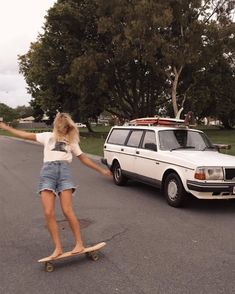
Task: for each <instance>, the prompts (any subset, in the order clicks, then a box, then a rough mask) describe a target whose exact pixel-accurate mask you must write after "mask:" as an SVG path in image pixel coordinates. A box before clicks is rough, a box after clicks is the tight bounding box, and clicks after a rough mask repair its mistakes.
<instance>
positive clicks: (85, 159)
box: [77, 153, 112, 177]
mask: <svg viewBox="0 0 235 294" xmlns="http://www.w3.org/2000/svg"><path fill="white" fill-rule="evenodd" d="M77 157H78V158H79V159H80V161H81V162H82V163H83V164H85V165H86V166H88V167H90V168H92V169H94V170H96V171H97V172H99V173H101V174H102V175H103V176H107V177H111V176H112V173H111V171H110V170H109V169H107V168H105V169H104V168H102V167H100V166H99V165H97V164H96V163H94V161H92V160H91V159H89V158H88V157H87V156H86V155H85V154H84V153H82V154H81V155H79V156H77Z"/></svg>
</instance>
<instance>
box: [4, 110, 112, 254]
mask: <svg viewBox="0 0 235 294" xmlns="http://www.w3.org/2000/svg"><path fill="white" fill-rule="evenodd" d="M0 128H1V129H3V130H6V131H9V132H10V133H12V134H14V135H16V136H18V137H20V138H23V139H27V140H32V141H37V142H39V143H41V144H43V145H44V160H43V161H44V164H43V166H42V169H41V173H40V181H39V189H38V192H39V195H40V197H41V202H42V206H43V211H44V215H45V219H46V223H47V228H48V230H49V232H50V235H51V238H52V240H53V243H54V247H55V248H54V251H53V253H52V254H51V255H50V257H51V258H56V257H57V256H59V255H61V254H62V253H63V249H62V245H61V241H60V237H59V230H58V224H57V221H56V217H55V199H56V197H55V196H57V195H58V196H59V199H60V204H61V209H62V212H63V214H64V215H65V217H66V218H67V220H68V222H69V225H70V228H71V230H72V232H73V236H74V239H75V247H74V248H73V250H72V251H71V252H72V253H74V254H75V253H78V252H82V251H83V250H84V245H83V242H82V238H81V233H80V225H79V222H78V220H77V217H76V216H75V213H74V211H73V208H72V193H73V192H74V191H75V189H76V187H75V186H74V184H73V183H72V179H71V175H70V169H69V163H71V161H72V155H73V154H74V155H75V156H77V157H78V158H79V159H80V161H81V162H82V163H83V164H84V165H86V166H88V167H90V168H92V169H94V170H96V171H97V172H100V173H101V174H102V175H104V176H108V177H110V176H111V172H110V171H109V170H107V169H103V168H101V167H100V166H98V165H97V164H95V163H94V162H93V161H92V160H90V159H89V158H88V157H87V156H86V155H85V154H84V153H82V151H81V149H80V147H79V133H78V129H77V127H76V124H75V123H74V121H73V120H72V119H71V117H70V115H69V114H67V113H58V114H57V115H56V117H55V120H54V128H53V132H44V133H36V134H35V133H30V132H26V131H21V130H17V129H14V128H12V127H10V126H8V125H6V124H5V123H3V122H0Z"/></svg>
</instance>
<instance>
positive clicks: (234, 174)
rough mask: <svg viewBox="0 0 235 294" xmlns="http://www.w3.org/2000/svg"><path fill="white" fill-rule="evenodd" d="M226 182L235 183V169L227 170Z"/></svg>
mask: <svg viewBox="0 0 235 294" xmlns="http://www.w3.org/2000/svg"><path fill="white" fill-rule="evenodd" d="M225 180H227V181H228V180H234V181H235V168H225Z"/></svg>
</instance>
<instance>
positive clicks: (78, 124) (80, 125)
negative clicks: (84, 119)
mask: <svg viewBox="0 0 235 294" xmlns="http://www.w3.org/2000/svg"><path fill="white" fill-rule="evenodd" d="M76 126H77V127H78V128H86V125H85V124H82V123H76Z"/></svg>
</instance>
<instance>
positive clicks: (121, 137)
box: [107, 129, 130, 145]
mask: <svg viewBox="0 0 235 294" xmlns="http://www.w3.org/2000/svg"><path fill="white" fill-rule="evenodd" d="M129 132H130V130H128V129H127V130H125V129H113V130H112V133H111V134H110V136H109V138H108V141H107V143H110V144H118V145H123V144H124V143H125V141H126V138H127V136H128V134H129Z"/></svg>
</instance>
